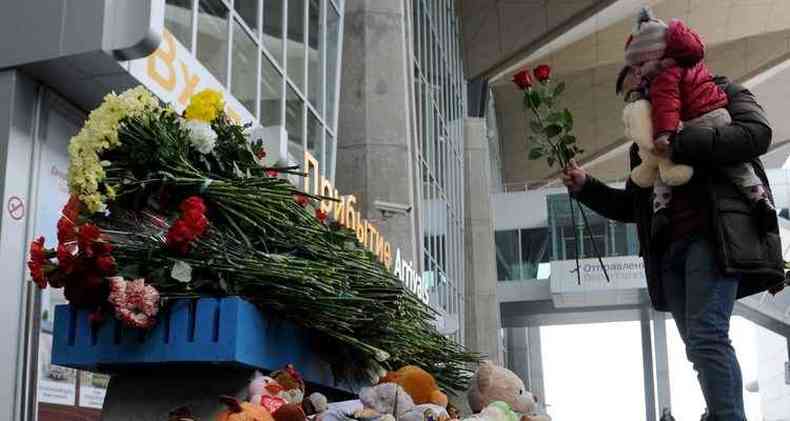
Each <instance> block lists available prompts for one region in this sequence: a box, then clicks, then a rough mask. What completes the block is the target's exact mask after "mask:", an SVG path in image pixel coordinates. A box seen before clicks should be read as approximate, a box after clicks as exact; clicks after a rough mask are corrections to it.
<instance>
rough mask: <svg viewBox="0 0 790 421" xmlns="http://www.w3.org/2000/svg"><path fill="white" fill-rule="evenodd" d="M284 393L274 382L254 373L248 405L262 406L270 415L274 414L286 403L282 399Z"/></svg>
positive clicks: (258, 373)
mask: <svg viewBox="0 0 790 421" xmlns="http://www.w3.org/2000/svg"><path fill="white" fill-rule="evenodd" d="M284 392H285V391H284V390H283V387H282V386H281V385H280V384H279V383H277V381H276V380H274V379H273V378H271V377H269V376H264V375H263V374H261V373H260V372H257V371H256V372H255V376H254V377H253V379H252V381H251V382H250V386H249V394H250V403H252V404H253V405H260V406H263V407H264V408H266V410H267V411H269V413H270V414H274V413H275V412H277V410H278V409H280V407H282V406H283V405H285V404H286V403H288V401H287V400H286V399H285V398H283V393H284Z"/></svg>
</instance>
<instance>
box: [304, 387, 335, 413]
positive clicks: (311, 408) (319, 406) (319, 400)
mask: <svg viewBox="0 0 790 421" xmlns="http://www.w3.org/2000/svg"><path fill="white" fill-rule="evenodd" d="M302 409H303V410H304V413H305V415H307V416H308V417H311V416H313V415H321V414H323V413H324V412H326V410H327V409H329V401H328V400H327V399H326V396H324V395H323V394H322V393H318V392H315V393H312V394H311V395H310V396H308V397H307V398H305V399H304V400H303V401H302Z"/></svg>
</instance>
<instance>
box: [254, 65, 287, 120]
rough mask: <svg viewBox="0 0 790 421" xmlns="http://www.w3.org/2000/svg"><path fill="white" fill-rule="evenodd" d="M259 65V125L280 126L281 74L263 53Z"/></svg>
mask: <svg viewBox="0 0 790 421" xmlns="http://www.w3.org/2000/svg"><path fill="white" fill-rule="evenodd" d="M261 67H262V69H261V117H260V122H261V126H263V127H273V126H282V124H283V123H282V122H283V117H282V108H281V107H280V105H281V104H282V99H283V94H282V92H283V91H282V84H283V76H282V75H281V74H280V72H279V71H277V69H275V68H274V65H273V64H272V62H270V61H269V58H268V57H266V55H265V54H264V55H262V56H261Z"/></svg>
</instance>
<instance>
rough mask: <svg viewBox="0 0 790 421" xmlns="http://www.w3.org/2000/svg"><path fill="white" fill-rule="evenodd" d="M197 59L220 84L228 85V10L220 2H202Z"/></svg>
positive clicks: (213, 0) (208, 0)
mask: <svg viewBox="0 0 790 421" xmlns="http://www.w3.org/2000/svg"><path fill="white" fill-rule="evenodd" d="M197 57H198V60H200V62H201V63H202V64H203V65H204V66H206V68H207V69H208V70H209V72H211V74H212V75H214V77H215V78H217V80H219V82H220V83H222V84H225V83H227V71H228V69H227V67H228V8H227V7H225V4H224V3H222V1H220V0H200V9H199V14H198V40H197Z"/></svg>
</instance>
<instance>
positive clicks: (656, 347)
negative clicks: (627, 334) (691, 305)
mask: <svg viewBox="0 0 790 421" xmlns="http://www.w3.org/2000/svg"><path fill="white" fill-rule="evenodd" d="M653 354H654V356H655V368H656V398H657V401H658V410H659V412H661V411H663V410H664V408H669V409H672V395H671V394H670V391H669V356H668V355H669V354H668V349H667V317H666V313H663V312H659V311H654V312H653Z"/></svg>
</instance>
